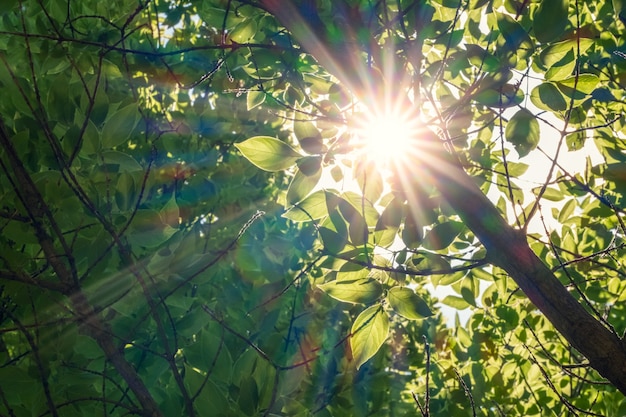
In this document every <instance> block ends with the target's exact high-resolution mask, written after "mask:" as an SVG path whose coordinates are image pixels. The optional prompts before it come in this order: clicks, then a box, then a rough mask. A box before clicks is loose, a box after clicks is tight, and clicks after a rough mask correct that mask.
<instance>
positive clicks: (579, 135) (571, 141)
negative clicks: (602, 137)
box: [565, 131, 587, 152]
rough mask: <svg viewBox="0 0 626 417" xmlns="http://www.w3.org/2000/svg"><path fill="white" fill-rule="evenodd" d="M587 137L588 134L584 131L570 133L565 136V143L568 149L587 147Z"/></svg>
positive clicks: (576, 149) (575, 149) (574, 149)
mask: <svg viewBox="0 0 626 417" xmlns="http://www.w3.org/2000/svg"><path fill="white" fill-rule="evenodd" d="M585 139H587V135H586V134H585V132H583V131H579V132H574V133H570V134H569V135H567V136H566V137H565V143H566V144H567V150H568V151H570V152H572V151H578V150H580V149H582V148H584V147H585Z"/></svg>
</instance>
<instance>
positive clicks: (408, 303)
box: [387, 287, 433, 320]
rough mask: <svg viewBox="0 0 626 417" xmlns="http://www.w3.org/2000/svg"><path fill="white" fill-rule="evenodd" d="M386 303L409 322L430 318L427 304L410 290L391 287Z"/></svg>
mask: <svg viewBox="0 0 626 417" xmlns="http://www.w3.org/2000/svg"><path fill="white" fill-rule="evenodd" d="M387 301H388V302H389V305H390V306H391V308H393V309H394V311H395V312H396V313H398V314H399V315H401V316H402V317H404V318H407V319H409V320H417V319H421V318H424V317H429V316H432V315H433V313H432V311H430V308H428V304H426V302H425V301H424V300H423V299H422V298H421V297H420V296H418V295H417V294H415V291H413V290H412V289H410V288H406V287H393V288H391V289H390V290H389V292H388V293H387Z"/></svg>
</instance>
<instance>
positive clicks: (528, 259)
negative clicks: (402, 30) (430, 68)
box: [260, 0, 626, 395]
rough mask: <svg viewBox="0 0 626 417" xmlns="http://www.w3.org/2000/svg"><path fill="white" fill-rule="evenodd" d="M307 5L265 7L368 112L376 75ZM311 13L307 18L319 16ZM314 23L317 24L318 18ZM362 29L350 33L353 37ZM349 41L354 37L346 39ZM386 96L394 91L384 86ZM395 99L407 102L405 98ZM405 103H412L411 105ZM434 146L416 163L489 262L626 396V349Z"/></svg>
mask: <svg viewBox="0 0 626 417" xmlns="http://www.w3.org/2000/svg"><path fill="white" fill-rule="evenodd" d="M305 3H306V0H303V1H302V2H299V3H297V2H294V1H293V0H292V1H279V0H260V6H261V7H263V8H264V9H265V10H267V11H268V12H270V13H272V14H273V15H274V16H275V17H276V18H277V19H278V20H279V21H280V23H281V24H282V25H283V26H285V27H286V28H287V29H288V30H289V31H290V32H291V33H292V35H293V37H294V38H295V39H296V41H297V42H298V43H299V44H300V45H301V46H302V47H303V48H304V49H305V50H306V51H307V52H308V53H309V54H311V55H312V56H313V57H314V58H315V59H316V60H317V61H318V62H319V63H320V64H321V65H322V66H323V67H324V68H325V69H326V70H327V71H329V72H330V73H331V74H332V75H334V76H335V77H337V78H338V79H339V80H340V81H341V82H342V83H344V84H345V85H346V86H347V87H348V88H349V89H351V91H352V92H353V93H354V94H355V95H356V96H357V97H359V98H361V99H362V100H363V101H364V102H365V103H366V104H369V103H371V102H372V101H375V100H376V97H368V96H367V94H368V92H370V93H371V92H372V91H376V89H374V88H371V87H372V83H377V82H381V80H380V79H376V78H374V79H368V78H367V77H368V76H371V75H372V72H371V71H369V69H368V67H367V65H366V64H365V60H364V59H363V57H361V56H359V51H357V50H350V48H348V47H337V45H331V44H329V43H328V42H327V36H326V35H325V33H323V27H322V28H320V27H319V24H318V25H312V24H309V23H308V22H309V21H319V16H318V17H317V19H311V17H310V16H308V15H307V16H306V17H307V19H305V18H303V16H302V14H301V13H300V9H301V8H302V7H303V4H305ZM309 9H310V8H307V13H308V14H310V13H314V12H311V10H309ZM313 17H315V16H313ZM356 29H358V28H347V29H346V31H350V30H356ZM346 38H349V36H346ZM383 88H392V87H390V86H386V87H385V86H383ZM393 93H394V94H395V95H399V94H403V93H402V92H399V91H394V92H393ZM405 102H406V100H405ZM424 136H425V138H424V140H425V141H426V142H427V143H428V144H429V147H430V153H429V154H428V155H427V157H424V158H420V160H419V161H415V163H416V165H417V164H421V165H422V169H425V170H426V172H428V173H429V174H430V175H429V179H430V180H431V181H432V183H433V185H435V187H436V188H437V189H438V190H439V192H440V193H441V194H442V195H443V197H444V198H445V199H446V200H447V201H448V203H449V204H450V206H451V207H452V208H453V209H454V210H455V211H456V213H457V214H458V215H459V217H461V219H462V220H463V221H464V222H465V224H466V225H467V227H468V228H469V229H470V230H471V231H472V232H473V233H474V234H475V235H476V237H477V238H478V239H479V240H480V241H481V243H482V244H483V245H484V246H485V248H486V249H487V256H488V259H489V261H490V262H491V263H492V264H493V265H496V266H498V267H500V268H502V269H504V270H505V271H506V272H507V273H508V274H509V275H510V276H511V278H513V280H515V282H516V283H517V285H518V286H519V287H520V289H521V290H522V291H523V292H524V293H525V294H526V296H527V297H528V298H529V299H530V301H531V302H532V303H533V304H534V305H535V306H536V307H537V308H538V309H539V310H540V311H541V312H542V313H543V314H544V315H545V316H546V318H547V319H548V320H550V322H551V323H552V324H553V325H554V327H555V328H556V329H557V330H558V331H559V332H560V333H561V334H562V335H563V336H564V337H565V338H566V339H567V341H568V342H569V343H570V344H571V345H572V346H573V347H574V348H576V349H577V350H578V351H579V352H580V353H581V354H583V355H584V356H585V357H586V358H587V359H588V360H589V363H590V365H591V366H592V367H593V368H594V369H595V370H596V371H598V373H600V375H602V376H603V377H605V378H606V379H608V380H609V381H610V382H611V383H612V384H613V385H615V387H616V388H617V389H619V390H620V391H621V392H622V393H623V394H624V395H626V343H625V342H624V340H623V339H620V338H619V337H618V336H617V335H616V334H615V333H614V332H613V331H611V330H610V329H608V328H606V327H605V326H604V325H603V324H602V323H601V322H600V321H598V320H596V319H595V318H594V317H593V316H592V315H591V314H590V313H589V312H588V311H587V310H585V308H584V307H583V306H582V305H581V304H580V303H579V302H578V301H576V299H574V297H573V296H572V295H571V294H570V293H569V292H568V290H567V289H566V288H565V287H564V286H563V285H562V284H561V283H560V282H559V280H558V279H557V278H556V276H555V275H554V274H553V273H552V271H551V270H550V269H549V268H548V267H547V266H546V265H545V264H544V263H543V262H542V261H541V260H540V259H539V258H538V257H537V256H536V255H535V254H534V252H533V251H532V250H531V249H530V246H529V245H528V242H527V240H526V236H525V235H524V234H523V233H522V232H521V231H517V230H515V229H514V228H513V227H511V226H510V225H509V224H508V223H507V222H506V221H505V220H504V218H503V217H502V216H501V215H500V213H499V212H498V210H497V209H496V207H495V206H494V204H493V203H492V202H491V201H489V199H488V198H487V197H486V196H485V195H484V194H483V193H482V192H481V191H480V189H479V188H478V186H476V184H475V183H474V181H473V180H472V178H471V177H470V176H469V175H468V174H467V173H466V172H465V170H464V169H463V168H462V167H461V166H460V165H459V164H458V162H457V161H455V160H454V159H453V158H452V157H451V155H450V154H449V153H448V152H447V151H446V150H445V148H444V145H443V141H442V140H441V139H440V138H439V137H437V135H435V133H433V132H432V131H431V130H429V129H428V128H425V132H424Z"/></svg>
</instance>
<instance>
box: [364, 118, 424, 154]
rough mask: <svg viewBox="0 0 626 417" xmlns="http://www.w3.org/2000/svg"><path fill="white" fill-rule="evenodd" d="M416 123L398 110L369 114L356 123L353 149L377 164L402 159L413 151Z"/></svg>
mask: <svg viewBox="0 0 626 417" xmlns="http://www.w3.org/2000/svg"><path fill="white" fill-rule="evenodd" d="M418 125H419V124H418V123H417V122H416V121H415V120H414V119H413V118H411V117H408V116H407V115H404V114H401V113H398V112H383V113H374V112H372V113H369V114H367V115H365V116H364V117H363V118H362V120H361V121H359V122H358V126H357V129H356V130H355V138H354V145H355V149H356V150H357V151H358V153H359V155H360V156H361V157H363V158H366V159H368V160H371V161H374V162H376V163H377V164H379V165H381V166H389V165H396V164H398V163H400V162H406V161H407V158H408V157H409V156H411V155H414V154H415V151H416V146H417V140H418V132H419V129H418Z"/></svg>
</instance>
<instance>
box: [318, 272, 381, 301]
mask: <svg viewBox="0 0 626 417" xmlns="http://www.w3.org/2000/svg"><path fill="white" fill-rule="evenodd" d="M318 287H319V288H320V289H322V291H324V292H325V293H326V294H328V295H330V296H331V297H333V298H334V299H336V300H339V301H345V302H348V303H355V304H371V303H373V302H374V301H376V300H378V299H379V298H380V296H381V295H382V293H383V287H382V285H381V284H380V283H379V282H378V281H376V280H375V279H372V278H365V279H356V280H346V281H331V282H328V283H326V284H322V285H319V286H318Z"/></svg>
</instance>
